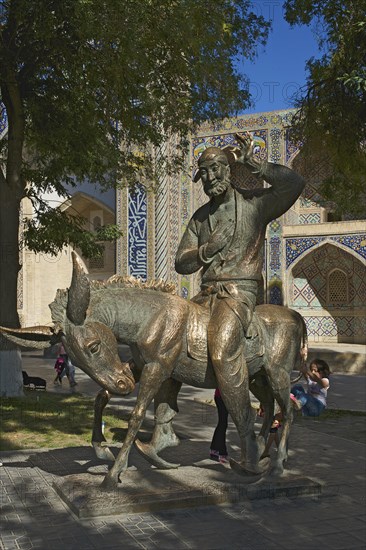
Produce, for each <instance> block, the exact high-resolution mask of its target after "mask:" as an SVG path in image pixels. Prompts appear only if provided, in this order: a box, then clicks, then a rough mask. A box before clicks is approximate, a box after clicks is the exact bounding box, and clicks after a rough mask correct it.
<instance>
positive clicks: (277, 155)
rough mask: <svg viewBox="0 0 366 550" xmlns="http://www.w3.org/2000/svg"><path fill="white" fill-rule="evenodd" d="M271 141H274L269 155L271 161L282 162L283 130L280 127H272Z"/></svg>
mask: <svg viewBox="0 0 366 550" xmlns="http://www.w3.org/2000/svg"><path fill="white" fill-rule="evenodd" d="M270 136H271V141H272V148H271V152H270V155H269V160H270V161H271V162H275V163H277V162H280V160H281V157H282V155H281V142H282V140H281V138H282V130H281V129H280V128H272V129H271V131H270Z"/></svg>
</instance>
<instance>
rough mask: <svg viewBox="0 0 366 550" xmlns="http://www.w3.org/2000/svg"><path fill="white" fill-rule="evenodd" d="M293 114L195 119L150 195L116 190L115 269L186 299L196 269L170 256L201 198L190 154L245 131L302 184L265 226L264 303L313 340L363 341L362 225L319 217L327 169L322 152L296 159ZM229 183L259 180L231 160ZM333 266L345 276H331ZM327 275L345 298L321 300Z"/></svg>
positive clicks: (195, 284)
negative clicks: (181, 155)
mask: <svg viewBox="0 0 366 550" xmlns="http://www.w3.org/2000/svg"><path fill="white" fill-rule="evenodd" d="M292 113H293V111H291V110H286V111H277V112H269V113H258V114H253V115H244V116H240V117H236V118H231V119H227V120H224V121H218V122H215V123H207V124H203V125H202V126H201V128H200V129H199V131H198V132H197V134H196V135H194V136H192V137H191V147H190V152H189V155H188V156H187V159H186V164H185V167H184V169H183V170H182V172H181V174H180V175H179V176H177V177H164V178H162V180H161V182H160V188H159V191H158V193H157V194H156V195H155V196H154V195H153V194H150V193H146V192H145V191H144V189H143V188H139V189H138V191H137V192H136V193H135V194H132V193H130V192H128V191H127V190H121V191H119V192H118V193H117V221H118V223H119V224H120V226H121V227H122V229H123V230H124V237H123V238H122V239H120V241H119V243H118V245H117V272H118V273H120V274H123V275H125V274H131V275H135V276H137V277H142V278H143V279H146V278H163V279H165V280H170V281H172V282H174V283H176V285H177V287H178V292H179V293H180V295H181V296H183V297H185V298H191V297H192V296H193V295H194V294H195V293H196V292H197V291H198V288H199V274H198V275H197V274H196V275H192V276H180V275H178V274H177V273H176V272H175V270H174V257H175V253H176V250H177V247H178V243H179V240H180V238H181V236H182V234H183V232H184V230H185V228H186V226H187V223H188V221H189V219H190V217H191V216H192V214H193V212H194V211H195V210H196V209H197V208H198V207H199V206H200V205H202V204H203V203H204V202H206V201H207V198H206V197H205V195H204V193H203V191H202V186H201V184H200V182H198V183H193V181H192V180H193V175H194V173H195V171H196V169H197V159H198V158H199V156H200V154H201V153H202V152H203V151H204V149H205V148H207V147H209V146H212V145H214V146H218V147H225V146H228V145H233V144H234V145H235V143H236V142H235V135H234V134H235V133H239V134H241V133H244V132H245V131H249V132H251V134H252V136H253V137H254V140H255V151H256V154H257V155H258V156H259V158H261V159H267V160H269V161H270V162H274V163H281V164H286V165H288V166H292V167H293V168H294V169H295V170H296V171H297V172H299V173H301V174H302V175H303V176H304V177H305V179H306V181H307V185H306V189H305V191H304V193H303V194H302V196H301V197H300V199H299V200H298V201H297V202H296V204H295V205H294V206H293V207H292V208H291V209H290V210H289V211H288V212H287V213H286V214H285V215H284V216H282V217H281V218H279V219H277V220H274V221H272V222H271V223H270V224H269V226H268V230H267V238H266V243H265V262H264V265H263V282H264V292H263V300H264V301H265V302H269V303H274V304H284V305H290V306H291V307H293V308H294V309H297V310H298V311H299V312H301V313H302V315H303V316H304V317H305V321H306V324H307V326H308V331H309V338H310V340H311V341H325V342H327V341H329V342H331V341H342V342H357V343H360V342H365V334H366V331H365V316H364V309H365V304H366V297H365V294H366V284H365V258H366V235H365V226H364V223H362V222H341V223H328V222H327V219H328V212H329V211H330V209H331V208H332V205H331V204H329V203H325V202H324V200H323V199H322V197H321V196H320V195H319V193H318V190H317V185H318V183H319V182H320V181H321V179H322V178H323V177H324V175H325V174H326V172H327V167H328V166H329V165H328V164H327V162H328V161H327V159H325V158H323V157H322V156H321V155H320V156H319V158H317V159H310V161H309V160H308V159H303V158H301V152H299V150H298V148H297V146H296V145H295V144H294V143H293V142H292V140H291V117H292ZM174 146H175V143H174V139H172V140H171V141H170V142H169V143H167V144H166V145H165V147H166V152H167V153H168V154H169V148H174ZM233 181H234V184H235V185H238V186H243V187H247V188H248V187H251V188H252V187H257V186H263V185H266V184H265V182H261V181H258V179H257V178H256V177H255V176H253V175H252V174H250V173H249V172H248V171H246V170H245V168H242V167H235V170H234V172H233ZM322 245H323V246H322ZM324 245H325V246H324ZM319 247H320V249H319V251H318V252H317V250H318V248H319ZM340 266H341V267H340ZM334 269H340V271H341V272H342V273H344V274H345V275H342V273H340V272H339V273H335V274H333V275H332V272H333V270H334ZM329 277H330V285H331V287H332V288H333V287H334V285H335V287H334V288H333V291H332V292H337V291H338V292H339V293H341V290H342V289H341V287H339V288H338V287H337V284H338V286H339V285H342V284H343V285H344V284H346V287H347V290H346V291H345V292H347V293H348V294H347V304H345V303H343V302H342V303H330V302H329V300H328V301H327V299H325V298H324V296H325V294H324V293H328V294H329V288H328V287H329ZM345 277H346V278H345ZM337 281H338V283H337ZM345 281H346V283H345ZM327 285H328V286H327ZM332 285H333V286H332ZM327 288H328V290H325V289H327ZM337 288H338V290H337ZM342 288H343V287H342ZM328 294H327V296H328Z"/></svg>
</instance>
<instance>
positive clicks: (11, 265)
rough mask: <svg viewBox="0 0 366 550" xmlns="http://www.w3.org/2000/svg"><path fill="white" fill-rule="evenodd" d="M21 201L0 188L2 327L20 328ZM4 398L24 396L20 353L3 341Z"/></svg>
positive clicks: (0, 384) (0, 379) (0, 378)
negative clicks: (18, 298)
mask: <svg viewBox="0 0 366 550" xmlns="http://www.w3.org/2000/svg"><path fill="white" fill-rule="evenodd" d="M19 208H20V200H18V199H17V198H15V197H14V196H12V193H11V191H10V190H9V187H8V185H7V183H6V182H2V184H1V185H0V325H1V326H5V327H15V328H17V327H19V317H18V311H17V286H18V285H17V283H18V273H19V269H20V265H19ZM0 395H1V396H3V397H16V396H22V395H23V378H22V363H21V354H20V351H19V350H18V349H17V348H15V347H14V345H13V344H10V342H9V341H8V340H6V339H5V338H3V337H2V338H1V339H0Z"/></svg>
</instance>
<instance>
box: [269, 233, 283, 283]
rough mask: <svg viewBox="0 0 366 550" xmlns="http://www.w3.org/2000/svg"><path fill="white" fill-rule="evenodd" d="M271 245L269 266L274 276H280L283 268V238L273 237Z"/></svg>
mask: <svg viewBox="0 0 366 550" xmlns="http://www.w3.org/2000/svg"><path fill="white" fill-rule="evenodd" d="M269 246H270V248H271V255H270V261H269V268H270V270H271V274H272V275H273V276H279V275H280V270H281V239H280V238H279V237H271V238H270V240H269Z"/></svg>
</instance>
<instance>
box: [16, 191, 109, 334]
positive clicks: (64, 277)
mask: <svg viewBox="0 0 366 550" xmlns="http://www.w3.org/2000/svg"><path fill="white" fill-rule="evenodd" d="M73 201H74V203H73ZM67 202H68V204H65V205H64V206H65V208H69V209H71V210H72V209H74V210H75V211H77V213H78V214H81V215H82V216H84V217H85V218H86V220H88V221H87V223H88V222H89V223H90V222H91V221H92V220H93V219H95V217H96V216H98V215H99V216H100V217H101V220H102V224H107V223H114V220H115V216H114V213H113V212H111V211H110V209H109V208H105V207H103V205H102V204H101V203H98V202H97V203H96V202H95V200H91V199H89V198H88V197H87V196H86V195H83V196H80V195H79V196H76V195H75V199H74V198H71V199H70V201H67ZM73 204H76V206H74V205H73ZM32 215H33V211H32V205H31V202H30V201H29V199H24V200H23V201H22V216H21V217H23V216H24V217H31V216H32ZM71 252H72V247H71V246H66V247H65V248H63V250H62V251H61V252H59V254H57V256H52V255H50V254H43V253H40V254H35V253H34V252H31V251H30V250H28V249H26V248H24V249H23V250H22V252H21V264H22V268H21V270H20V272H19V281H18V313H19V317H20V322H21V325H22V326H35V325H38V324H40V325H47V324H49V325H51V323H52V321H51V312H50V309H49V307H48V306H49V304H50V303H51V302H52V301H53V300H54V298H55V296H56V291H57V289H58V288H61V289H64V288H68V287H69V286H70V282H71V276H72V257H71ZM77 252H78V254H79V256H80V258H81V260H82V262H83V265H84V269H85V272H86V273H88V276H89V278H90V279H107V278H108V277H110V276H111V275H113V274H114V273H115V245H114V243H106V249H105V253H104V256H103V261H102V262H101V260H98V261H94V262H93V261H92V260H87V259H85V258H83V257H82V254H81V252H80V250H77Z"/></svg>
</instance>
